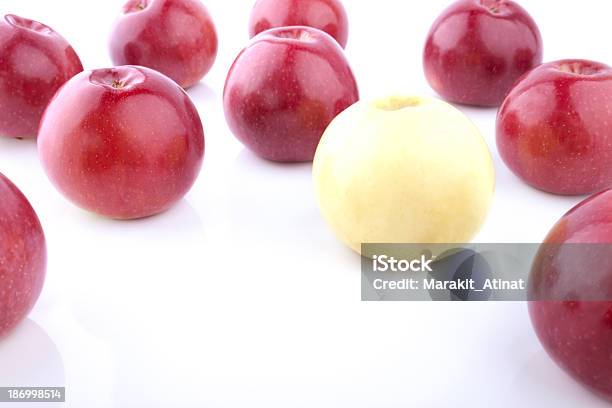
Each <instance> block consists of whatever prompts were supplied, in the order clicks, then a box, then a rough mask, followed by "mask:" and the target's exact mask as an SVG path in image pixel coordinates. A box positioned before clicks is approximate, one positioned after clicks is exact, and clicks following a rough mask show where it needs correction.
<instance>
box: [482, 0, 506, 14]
mask: <svg viewBox="0 0 612 408" xmlns="http://www.w3.org/2000/svg"><path fill="white" fill-rule="evenodd" d="M480 4H481V5H482V6H483V7H485V8H486V9H488V10H489V11H490V12H491V13H492V14H500V13H502V12H503V11H504V9H505V2H504V0H480Z"/></svg>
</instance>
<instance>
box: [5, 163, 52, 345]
mask: <svg viewBox="0 0 612 408" xmlns="http://www.w3.org/2000/svg"><path fill="white" fill-rule="evenodd" d="M0 197H2V200H0V339H2V338H3V337H5V336H7V335H8V334H9V333H10V332H11V331H12V330H13V329H14V328H15V327H16V326H17V325H18V324H19V323H20V322H21V321H22V320H23V319H25V318H26V316H27V315H28V313H29V312H30V310H32V308H33V307H34V304H35V303H36V301H37V300H38V296H39V295H40V292H41V290H42V287H43V283H44V281H45V271H46V267H47V247H46V243H45V235H44V233H43V229H42V226H41V225H40V221H39V220H38V217H37V216H36V213H35V212H34V209H33V208H32V206H31V205H30V203H29V202H28V200H27V199H26V198H25V196H24V195H23V194H22V193H21V191H19V189H18V188H17V187H16V186H15V185H14V184H13V183H11V182H10V181H9V180H8V179H7V178H6V177H5V176H4V175H2V174H0Z"/></svg>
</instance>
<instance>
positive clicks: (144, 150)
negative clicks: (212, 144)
mask: <svg viewBox="0 0 612 408" xmlns="http://www.w3.org/2000/svg"><path fill="white" fill-rule="evenodd" d="M38 151H39V156H40V160H41V162H42V165H43V168H44V170H45V171H46V173H47V176H48V177H49V178H50V179H51V181H52V182H53V184H54V185H55V186H56V187H57V188H58V190H59V191H60V192H62V193H63V194H64V196H66V197H67V198H68V199H69V200H71V201H72V202H74V203H75V204H76V205H78V206H80V207H82V208H84V209H86V210H89V211H92V212H94V213H97V214H100V215H104V216H107V217H111V218H117V219H132V218H142V217H147V216H150V215H154V214H157V213H160V212H162V211H164V210H166V209H168V208H169V207H170V206H172V205H173V204H174V203H175V202H176V201H178V200H179V199H181V198H182V197H183V196H184V195H185V194H186V193H187V192H188V191H189V189H190V188H191V186H192V185H193V183H194V181H195V179H196V177H197V176H198V173H199V171H200V168H201V165H202V160H203V156H204V131H203V129H202V122H201V121H200V117H199V115H198V111H197V110H196V108H195V106H194V105H193V103H192V102H191V99H189V96H187V94H186V93H185V91H183V89H181V88H180V87H179V86H178V85H177V84H176V83H175V82H173V81H172V80H170V79H169V78H168V77H166V76H164V75H162V74H160V73H159V72H157V71H154V70H151V69H148V68H144V67H135V66H124V67H115V68H110V69H100V70H95V71H86V72H83V73H81V74H79V75H77V76H76V77H74V78H73V79H71V80H70V81H68V82H67V83H66V85H65V86H64V87H63V88H62V89H61V90H60V91H59V92H58V93H57V95H56V96H55V97H54V98H53V100H52V101H51V103H50V104H49V107H48V108H47V110H46V111H45V114H44V116H43V120H42V123H41V126H40V135H39V137H38Z"/></svg>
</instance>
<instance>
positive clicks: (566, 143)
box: [497, 60, 612, 195]
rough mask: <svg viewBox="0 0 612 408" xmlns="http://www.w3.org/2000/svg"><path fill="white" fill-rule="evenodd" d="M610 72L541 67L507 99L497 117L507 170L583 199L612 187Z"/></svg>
mask: <svg viewBox="0 0 612 408" xmlns="http://www.w3.org/2000/svg"><path fill="white" fill-rule="evenodd" d="M610 106H612V68H610V67H609V66H607V65H604V64H601V63H599V62H594V61H586V60H562V61H555V62H550V63H547V64H542V65H541V66H539V67H537V68H535V69H534V70H532V71H531V72H529V73H528V74H527V75H525V76H524V77H523V78H522V79H521V80H520V81H519V82H518V83H517V84H516V86H515V87H514V88H513V89H512V91H511V92H510V93H509V94H508V97H507V98H506V100H505V101H504V103H503V105H502V106H501V108H500V110H499V114H498V116H497V147H498V150H499V153H500V155H501V157H502V159H503V160H504V162H505V163H506V165H507V166H508V167H509V168H510V169H511V170H512V171H513V172H514V173H515V174H516V175H517V176H518V177H520V178H521V179H522V180H524V181H525V182H526V183H528V184H529V185H531V186H533V187H535V188H538V189H540V190H543V191H546V192H549V193H554V194H562V195H584V194H591V193H595V192H599V191H601V190H603V189H605V188H608V187H611V186H612V110H611V109H610Z"/></svg>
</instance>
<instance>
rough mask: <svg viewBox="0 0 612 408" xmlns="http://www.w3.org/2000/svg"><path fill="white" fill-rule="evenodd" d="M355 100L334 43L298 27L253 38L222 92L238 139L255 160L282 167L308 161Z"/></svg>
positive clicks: (349, 77) (354, 87) (349, 73)
mask: <svg viewBox="0 0 612 408" xmlns="http://www.w3.org/2000/svg"><path fill="white" fill-rule="evenodd" d="M358 99H359V92H358V90H357V84H356V82H355V78H354V76H353V73H352V71H351V68H350V67H349V64H348V62H347V60H346V58H345V57H344V53H343V52H342V49H341V48H340V46H339V45H338V43H337V42H336V41H334V39H333V38H332V37H330V36H329V35H328V34H327V33H325V32H323V31H320V30H317V29H315V28H310V27H301V26H300V27H284V28H275V29H271V30H268V31H265V32H263V33H261V34H259V35H258V36H256V37H255V38H254V39H253V40H252V41H251V43H250V44H249V45H248V46H247V47H246V48H245V49H244V50H243V51H242V52H241V53H240V55H238V58H236V61H234V64H233V65H232V67H231V69H230V71H229V74H228V76H227V81H226V83H225V90H224V92H223V104H224V108H225V116H226V118H227V121H228V124H229V127H230V129H231V130H232V132H233V133H234V134H235V135H236V137H237V138H238V139H239V140H240V141H241V142H242V143H244V144H245V145H246V146H247V147H248V148H249V149H251V150H252V151H254V152H255V153H256V154H258V155H259V156H261V157H263V158H266V159H269V160H274V161H280V162H303V161H312V159H313V158H314V153H315V150H316V148H317V145H318V144H319V140H320V139H321V136H322V135H323V131H324V130H325V129H326V128H327V125H328V124H329V123H330V122H331V121H332V119H333V118H335V117H336V116H337V115H338V114H339V113H340V112H342V111H343V110H344V109H346V108H347V107H349V106H350V105H352V104H353V103H355V102H356V101H357V100H358Z"/></svg>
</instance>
